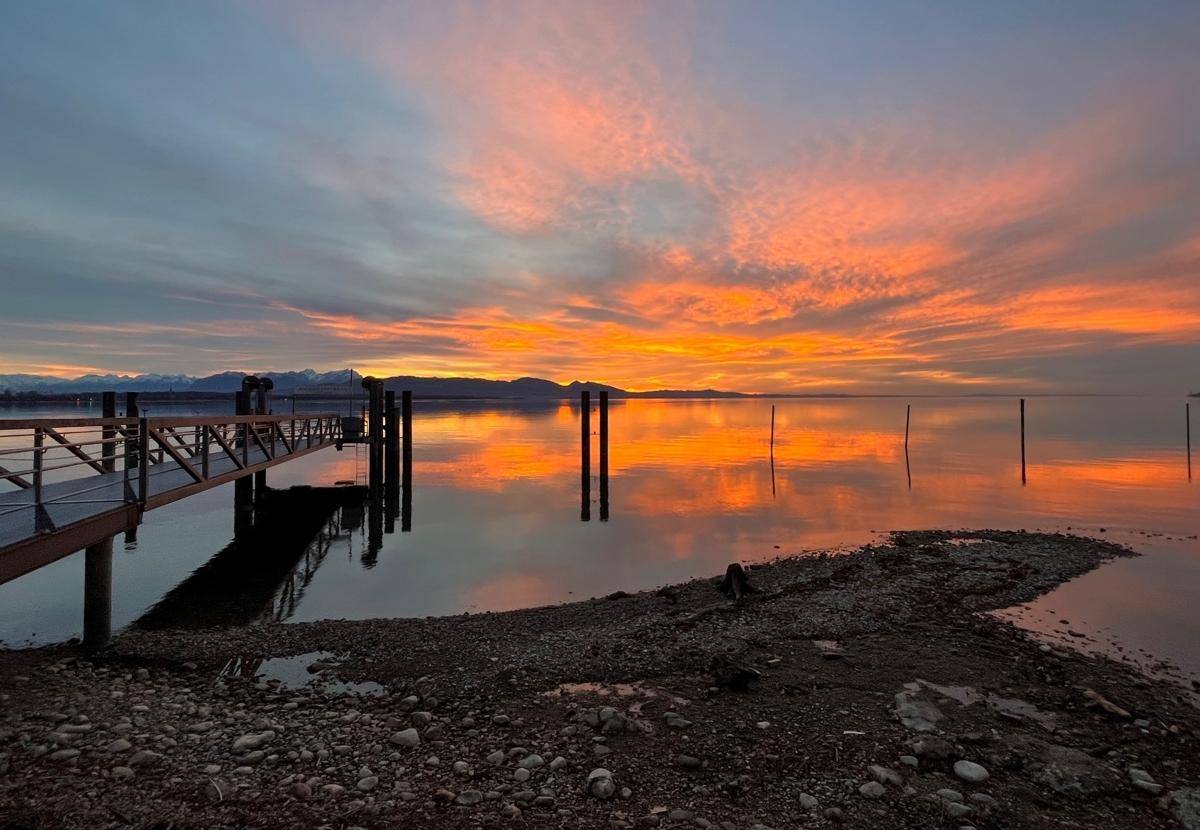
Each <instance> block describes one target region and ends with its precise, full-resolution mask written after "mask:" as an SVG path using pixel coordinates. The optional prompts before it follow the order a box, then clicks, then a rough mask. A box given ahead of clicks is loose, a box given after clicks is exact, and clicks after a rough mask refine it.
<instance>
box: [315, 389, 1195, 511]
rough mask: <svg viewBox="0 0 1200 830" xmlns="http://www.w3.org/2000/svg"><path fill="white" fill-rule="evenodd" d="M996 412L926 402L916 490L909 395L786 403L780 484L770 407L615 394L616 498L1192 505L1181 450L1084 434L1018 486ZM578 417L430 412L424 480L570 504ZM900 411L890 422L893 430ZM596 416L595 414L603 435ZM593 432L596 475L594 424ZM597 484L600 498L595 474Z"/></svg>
mask: <svg viewBox="0 0 1200 830" xmlns="http://www.w3.org/2000/svg"><path fill="white" fill-rule="evenodd" d="M996 412H997V410H996V408H995V407H994V405H979V406H972V405H960V406H957V407H945V408H935V407H933V406H923V407H922V408H921V409H919V410H916V411H915V412H914V425H918V426H919V428H917V429H914V434H913V439H912V442H911V447H910V453H911V461H912V468H913V470H912V471H913V479H914V490H913V492H912V493H909V491H908V490H907V487H906V486H905V467H904V446H903V405H902V404H900V403H897V404H895V405H894V406H889V405H886V404H884V405H880V406H878V408H863V407H855V406H848V405H844V404H831V403H828V402H813V403H807V402H805V403H795V402H792V403H785V404H783V405H780V407H779V409H778V412H777V422H776V430H777V432H776V445H775V453H774V458H775V493H774V494H772V481H771V468H770V448H769V434H770V426H769V418H770V405H769V404H766V403H763V402H720V403H713V402H706V401H636V402H629V403H614V404H613V405H612V407H611V410H610V415H611V424H612V427H611V430H612V438H611V457H610V477H611V481H612V499H613V507H614V511H618V512H620V513H621V514H623V515H627V516H631V515H639V516H644V517H652V516H655V515H659V514H662V513H671V514H675V515H695V516H699V515H702V514H705V513H714V512H734V513H738V512H744V513H750V512H753V511H754V510H755V509H757V508H760V507H763V506H766V505H769V504H772V503H774V504H776V505H778V506H780V507H782V508H783V509H787V510H789V511H790V512H791V513H792V514H794V515H802V516H806V517H816V516H823V517H825V518H824V521H829V522H832V523H833V524H834V525H836V526H840V527H861V526H862V525H863V524H864V523H865V524H867V525H870V526H872V527H874V526H880V527H882V526H916V525H920V524H935V525H937V524H944V522H945V515H946V514H945V512H944V506H945V504H947V503H953V504H954V505H955V510H956V511H959V512H961V511H966V512H968V513H970V514H975V515H979V516H983V515H985V514H987V513H988V511H989V509H991V508H994V507H998V506H999V504H1000V503H1003V504H1007V505H1010V506H1015V505H1018V504H1020V503H1022V500H1025V501H1028V500H1033V501H1034V502H1036V503H1037V504H1038V505H1040V506H1042V507H1044V508H1046V509H1050V510H1052V511H1053V512H1054V513H1057V514H1062V515H1069V514H1071V513H1086V514H1096V515H1099V514H1103V513H1113V514H1114V515H1121V514H1124V513H1127V512H1128V510H1129V508H1130V506H1131V505H1135V506H1136V505H1138V504H1143V505H1145V506H1146V507H1147V508H1153V509H1154V510H1156V511H1162V510H1170V509H1186V507H1187V505H1188V502H1187V495H1186V494H1185V493H1182V492H1179V491H1178V490H1177V489H1176V488H1175V484H1176V483H1177V482H1178V480H1179V478H1180V476H1181V475H1182V474H1183V468H1182V464H1181V463H1180V461H1181V459H1180V458H1179V454H1178V453H1175V452H1171V451H1168V450H1147V451H1145V452H1144V453H1143V454H1142V455H1140V456H1139V455H1122V456H1110V457H1105V456H1102V455H1101V453H1102V452H1103V451H1105V450H1106V449H1107V450H1108V451H1111V450H1112V449H1113V448H1111V447H1108V448H1105V447H1103V446H1102V445H1100V444H1099V443H1097V442H1088V441H1066V440H1061V439H1048V438H1047V439H1042V440H1039V441H1036V442H1035V441H1031V449H1030V458H1029V483H1028V485H1027V486H1026V487H1025V488H1020V487H1019V456H1018V455H1017V454H1016V440H1015V437H1016V436H1015V432H1014V433H1012V434H1009V432H1008V430H1007V428H1006V427H1004V426H1003V425H1002V424H1001V425H999V426H998V425H997V424H996V423H995V422H994V418H995V416H996ZM578 418H579V413H578V408H577V407H571V406H568V405H565V404H564V405H560V406H557V407H554V408H551V409H546V410H533V411H530V410H527V409H520V408H511V409H503V408H496V409H486V410H466V411H454V412H437V411H430V412H425V413H422V412H420V411H418V413H417V422H416V427H415V429H416V445H415V453H416V462H415V463H416V466H415V475H416V485H417V487H418V488H419V487H421V486H422V485H423V484H428V485H432V486H438V487H445V486H449V487H454V488H457V489H461V490H468V491H477V492H492V493H499V492H502V491H504V490H505V489H506V488H507V487H510V486H513V485H515V484H517V483H519V482H524V483H528V484H533V485H536V486H537V487H539V488H544V489H545V491H546V493H547V495H548V496H550V497H551V498H552V500H562V501H563V503H567V502H569V501H570V499H571V497H572V495H573V494H576V493H577V492H578V487H579V479H578V474H579V463H580V461H579V445H578V440H579V438H578V435H579V433H578V429H579V420H578ZM892 422H895V423H896V428H895V429H894V431H893V430H888V429H882V428H881V426H882V425H883V424H885V423H886V424H891V423H892ZM598 424H599V421H598V415H597V413H596V412H595V411H593V413H592V429H593V432H594V431H595V430H596V429H598ZM592 442H593V443H592V475H593V478H594V477H595V476H597V475H598V473H599V448H598V438H597V436H595V435H593V436H592ZM325 463H332V464H333V465H334V466H333V467H331V468H330V472H328V473H327V474H322V477H323V478H326V479H329V478H332V477H334V476H335V475H336V476H337V477H341V478H350V477H353V471H354V462H353V457H352V456H343V457H342V458H340V459H330V460H329V461H327V462H325ZM335 470H336V472H334V471H335ZM1014 488H1015V489H1014ZM592 495H593V498H595V497H596V496H597V495H598V490H597V488H596V486H595V485H593V492H592Z"/></svg>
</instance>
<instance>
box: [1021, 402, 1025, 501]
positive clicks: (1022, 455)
mask: <svg viewBox="0 0 1200 830" xmlns="http://www.w3.org/2000/svg"><path fill="white" fill-rule="evenodd" d="M1021 483H1022V484H1024V483H1025V399H1024V398H1021Z"/></svg>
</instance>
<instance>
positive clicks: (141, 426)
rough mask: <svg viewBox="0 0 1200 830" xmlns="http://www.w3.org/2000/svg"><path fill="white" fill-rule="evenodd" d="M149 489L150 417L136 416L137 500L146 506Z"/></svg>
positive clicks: (143, 506)
mask: <svg viewBox="0 0 1200 830" xmlns="http://www.w3.org/2000/svg"><path fill="white" fill-rule="evenodd" d="M149 489H150V419H148V418H146V417H145V416H141V417H139V418H138V501H139V502H141V504H142V509H145V507H146V497H147V496H148V495H150V494H149V492H148V491H149Z"/></svg>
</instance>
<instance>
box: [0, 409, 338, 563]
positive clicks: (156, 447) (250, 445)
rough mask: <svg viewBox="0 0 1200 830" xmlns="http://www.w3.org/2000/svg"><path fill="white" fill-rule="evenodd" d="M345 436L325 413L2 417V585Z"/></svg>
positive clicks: (0, 551) (336, 423)
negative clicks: (156, 513) (158, 511)
mask: <svg viewBox="0 0 1200 830" xmlns="http://www.w3.org/2000/svg"><path fill="white" fill-rule="evenodd" d="M340 437H341V427H340V419H339V417H338V415H337V414H336V413H329V412H325V413H316V414H311V415H233V416H228V417H219V416H218V417H164V418H145V417H138V418H132V419H131V418H128V417H124V418H39V419H32V420H0V447H2V448H0V457H3V458H4V459H5V460H6V461H8V462H9V463H8V464H6V465H4V466H3V468H0V480H7V481H8V482H10V483H12V484H14V485H16V488H17V489H16V490H14V491H10V492H5V493H0V584H2V583H4V582H7V581H9V580H11V579H15V578H16V577H18V576H21V575H22V574H26V573H28V572H30V571H32V570H35V569H37V568H40V567H42V566H43V565H47V564H49V563H51V562H53V561H55V560H56V559H61V558H62V557H64V556H66V555H68V554H70V553H73V552H75V551H77V550H80V549H81V548H87V547H89V546H91V545H94V544H98V543H100V542H102V541H104V540H106V539H110V538H111V537H113V536H115V535H116V534H118V533H122V532H125V531H128V530H130V529H132V528H135V527H136V526H137V525H138V523H139V522H140V521H141V517H142V514H144V513H145V512H146V511H147V510H153V509H154V508H156V507H162V506H163V505H165V504H170V503H171V502H174V501H178V500H179V499H182V498H186V497H188V496H190V495H193V494H195V493H200V492H203V491H205V490H208V489H211V488H213V487H217V486H219V485H221V484H225V483H226V482H229V481H234V480H237V479H242V478H245V477H248V476H253V475H255V474H256V473H261V472H265V471H266V470H267V469H269V468H271V467H274V466H275V465H277V464H282V463H284V462H285V461H291V460H292V459H294V458H300V457H301V456H304V455H308V454H309V453H312V452H316V451H317V450H321V449H324V448H326V447H331V446H334V445H335V444H336V443H337V442H338V440H339V439H340ZM26 441H29V442H31V443H28V444H26V443H25V442H26ZM118 450H120V452H119V456H120V457H119V458H118ZM14 458H15V459H19V462H18V464H14V463H13V462H12V461H9V459H14ZM26 465H27V466H26ZM118 466H119V467H120V469H118Z"/></svg>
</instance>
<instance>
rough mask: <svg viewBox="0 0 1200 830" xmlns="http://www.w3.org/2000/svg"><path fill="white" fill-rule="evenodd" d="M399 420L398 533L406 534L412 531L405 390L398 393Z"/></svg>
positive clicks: (409, 426)
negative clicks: (399, 494) (400, 469)
mask: <svg viewBox="0 0 1200 830" xmlns="http://www.w3.org/2000/svg"><path fill="white" fill-rule="evenodd" d="M400 419H401V420H402V421H403V424H402V426H401V429H402V430H403V431H402V432H401V436H400V440H401V447H402V448H403V453H402V455H401V459H400V460H401V464H402V473H401V475H402V476H403V480H402V481H401V485H402V486H403V488H404V492H403V493H402V494H401V499H402V501H401V504H400V532H401V533H408V532H409V531H411V530H412V482H413V474H412V465H413V457H412V454H413V453H412V449H413V443H412V442H413V431H412V392H411V391H409V390H408V389H405V390H404V391H403V392H401V393H400Z"/></svg>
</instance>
